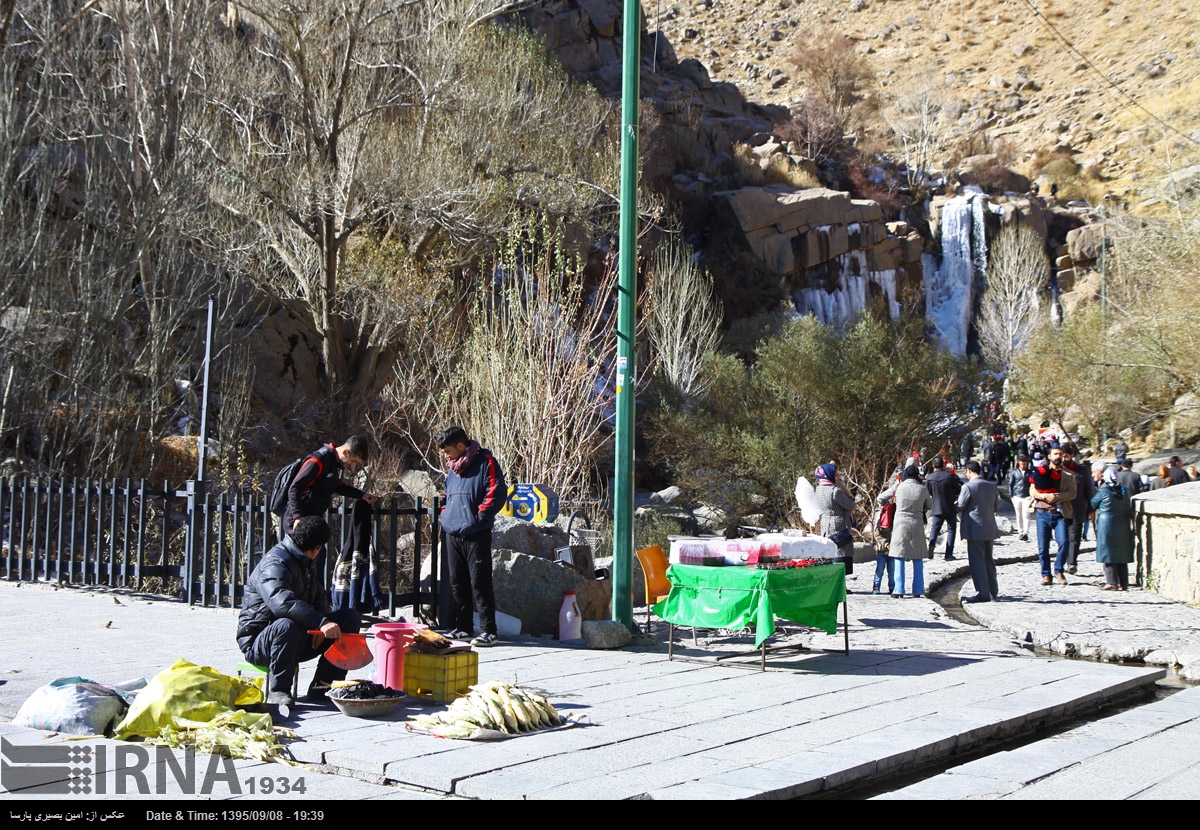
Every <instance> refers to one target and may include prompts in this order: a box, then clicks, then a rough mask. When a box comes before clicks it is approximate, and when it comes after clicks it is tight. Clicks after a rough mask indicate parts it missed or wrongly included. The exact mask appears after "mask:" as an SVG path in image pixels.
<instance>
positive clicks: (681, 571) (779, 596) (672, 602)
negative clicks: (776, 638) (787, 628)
mask: <svg viewBox="0 0 1200 830" xmlns="http://www.w3.org/2000/svg"><path fill="white" fill-rule="evenodd" d="M667 578H668V579H669V580H670V581H671V593H670V595H668V597H667V598H666V599H665V600H663V601H662V602H660V603H658V604H657V605H655V606H654V613H655V614H656V615H658V617H659V618H660V619H663V620H665V621H666V622H668V623H670V624H671V627H672V637H671V644H670V646H669V652H668V653H669V656H670V659H672V660H673V659H675V655H674V639H675V638H674V636H673V635H674V627H675V626H676V625H690V626H694V627H696V628H729V629H742V628H747V627H749V626H754V648H755V650H756V651H755V652H742V653H741V654H740V655H732V654H731V655H726V656H725V657H721V658H717V659H726V658H727V657H735V656H744V655H745V654H753V653H756V652H757V651H759V650H761V654H762V664H761V665H762V667H763V668H765V667H766V659H767V657H766V656H767V651H769V650H771V651H773V650H776V649H768V648H767V646H766V641H767V639H768V638H769V637H770V636H771V635H772V634H774V633H775V618H776V617H779V618H781V619H785V620H791V621H792V622H796V623H799V624H800V625H805V626H809V627H810V628H819V629H821V630H822V631H824V632H825V633H826V634H836V633H837V610H838V604H839V603H840V604H841V606H842V630H843V631H844V632H845V652H846V653H847V654H849V653H850V630H849V623H850V618H849V612H848V611H847V609H846V568H845V566H844V565H842V564H841V563H834V564H831V565H813V566H811V567H808V568H780V569H778V570H769V569H765V568H755V567H750V566H736V565H735V566H727V567H708V566H705V565H671V566H670V567H669V568H668V569H667ZM782 648H794V646H791V647H782Z"/></svg>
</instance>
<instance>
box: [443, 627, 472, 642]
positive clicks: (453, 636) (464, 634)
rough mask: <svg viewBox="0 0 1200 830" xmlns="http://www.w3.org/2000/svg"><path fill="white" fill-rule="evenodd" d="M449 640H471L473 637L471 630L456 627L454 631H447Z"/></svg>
mask: <svg viewBox="0 0 1200 830" xmlns="http://www.w3.org/2000/svg"><path fill="white" fill-rule="evenodd" d="M446 639H447V640H469V639H471V632H470V631H463V630H462V629H461V628H456V629H454V630H453V631H447V632H446Z"/></svg>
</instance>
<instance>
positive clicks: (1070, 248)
mask: <svg viewBox="0 0 1200 830" xmlns="http://www.w3.org/2000/svg"><path fill="white" fill-rule="evenodd" d="M1111 244H1112V243H1110V242H1108V241H1107V239H1106V233H1105V228H1104V223H1103V222H1096V223H1094V224H1091V225H1084V226H1083V227H1082V228H1076V229H1075V230H1073V231H1070V232H1069V233H1067V252H1068V253H1069V255H1070V257H1071V260H1072V261H1073V262H1074V263H1075V264H1077V265H1078V264H1081V263H1088V262H1095V261H1096V260H1098V259H1100V252H1101V251H1102V250H1103V249H1104V247H1105V245H1109V246H1111Z"/></svg>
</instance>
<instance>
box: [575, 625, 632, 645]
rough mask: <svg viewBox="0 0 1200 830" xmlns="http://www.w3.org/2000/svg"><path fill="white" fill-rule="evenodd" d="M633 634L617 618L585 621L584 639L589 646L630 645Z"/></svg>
mask: <svg viewBox="0 0 1200 830" xmlns="http://www.w3.org/2000/svg"><path fill="white" fill-rule="evenodd" d="M632 639H633V635H632V634H630V633H629V629H628V628H626V627H625V626H624V625H622V624H621V623H619V622H617V621H616V620H586V621H585V622H584V623H583V640H584V642H585V643H587V647H588V648H599V649H608V648H621V646H627V645H629V642H630V640H632Z"/></svg>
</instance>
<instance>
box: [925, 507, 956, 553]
mask: <svg viewBox="0 0 1200 830" xmlns="http://www.w3.org/2000/svg"><path fill="white" fill-rule="evenodd" d="M943 522H945V523H946V555H947V556H953V555H954V537H955V535H956V534H957V533H958V516H934V517H933V519H932V520H931V521H930V523H929V552H930V553H933V546H934V545H935V544H937V537H938V533H940V532H941V530H942V523H943Z"/></svg>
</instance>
